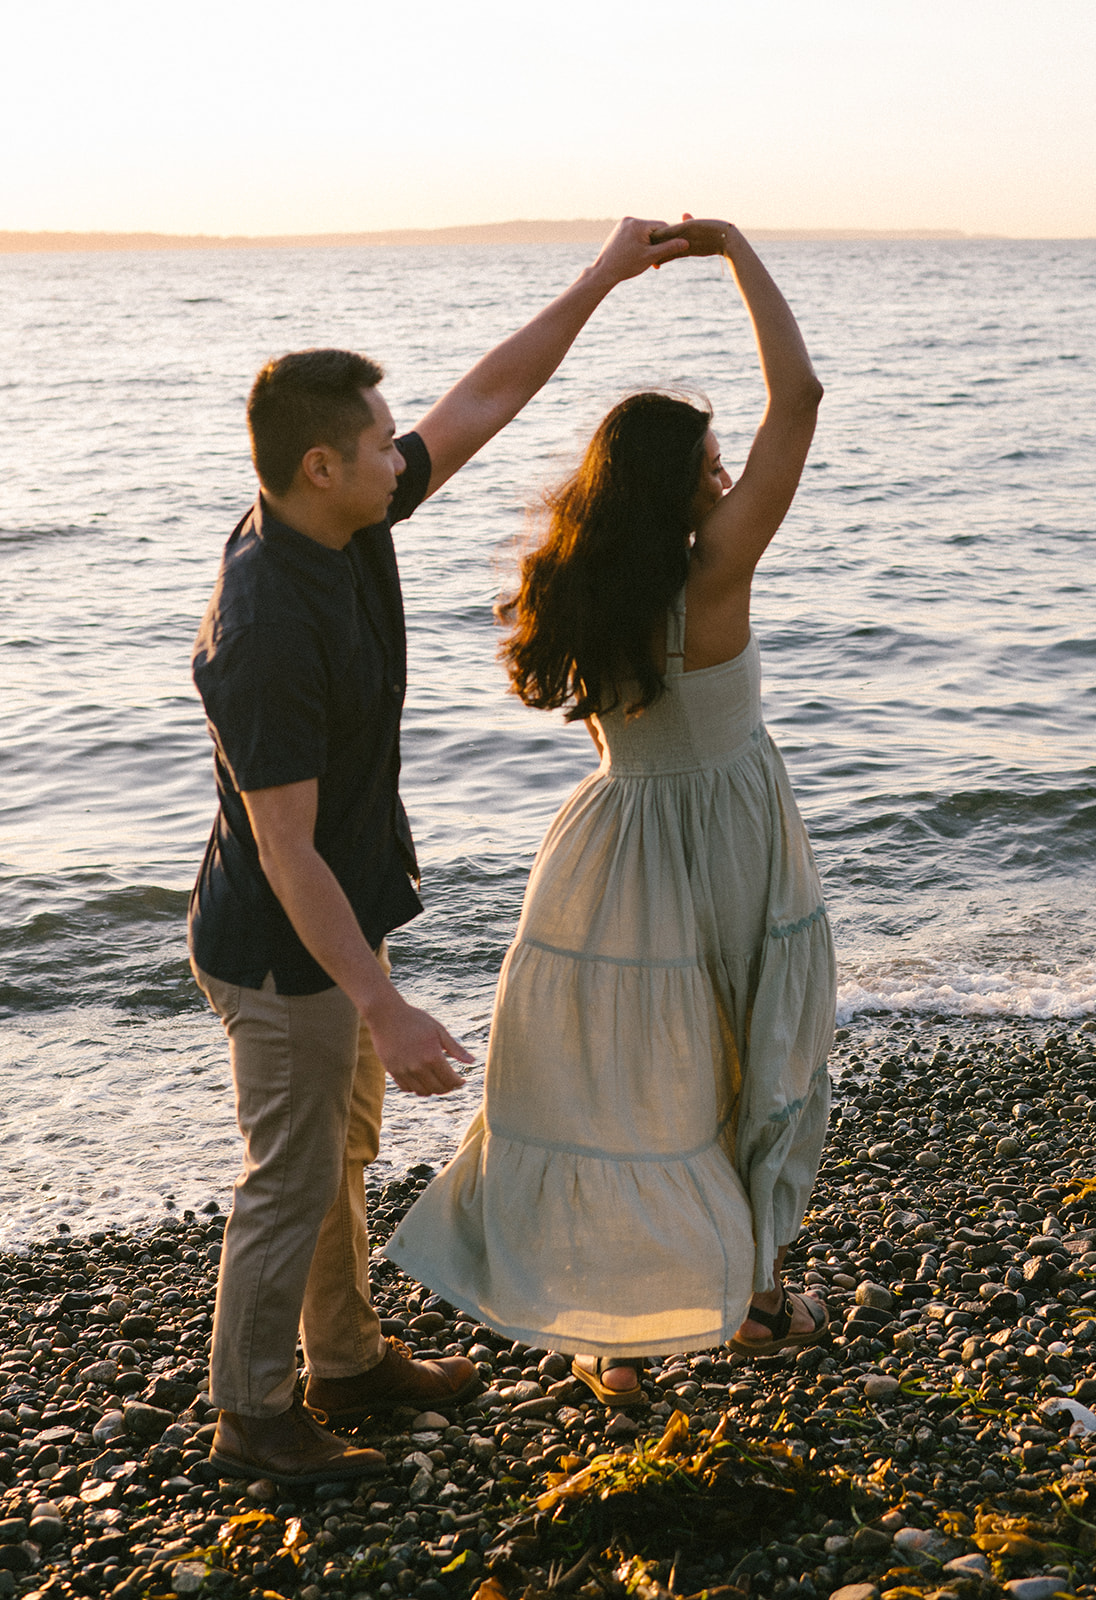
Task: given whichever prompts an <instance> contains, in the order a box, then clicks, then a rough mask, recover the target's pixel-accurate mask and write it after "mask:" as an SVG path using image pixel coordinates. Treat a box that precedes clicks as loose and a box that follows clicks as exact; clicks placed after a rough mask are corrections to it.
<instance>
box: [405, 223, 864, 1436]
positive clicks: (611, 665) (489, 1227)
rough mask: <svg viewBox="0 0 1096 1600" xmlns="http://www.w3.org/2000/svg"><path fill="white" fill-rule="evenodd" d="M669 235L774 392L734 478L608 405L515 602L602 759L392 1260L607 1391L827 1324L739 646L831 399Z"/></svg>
mask: <svg viewBox="0 0 1096 1600" xmlns="http://www.w3.org/2000/svg"><path fill="white" fill-rule="evenodd" d="M671 236H681V237H684V238H686V239H687V240H688V241H689V246H690V254H692V255H714V254H724V255H726V256H728V257H729V259H730V261H731V265H732V268H733V271H734V276H735V281H736V283H737V285H738V288H739V291H740V293H741V295H742V298H743V300H744V302H745V304H746V307H747V310H748V311H749V314H750V317H751V319H752V322H753V327H754V332H755V335H756V339H757V345H758V351H759V354H760V359H761V368H762V372H763V375H764V379H765V385H766V389H767V393H768V404H767V406H766V409H765V414H764V417H763V418H762V421H761V425H760V427H759V428H758V431H757V435H756V437H755V439H754V441H753V446H752V448H751V450H750V454H749V458H748V460H747V462H746V465H745V467H744V468H743V471H742V474H741V477H740V478H739V480H738V482H737V483H735V484H732V482H731V479H730V477H729V475H728V473H727V471H726V469H725V468H724V467H723V464H722V462H721V460H720V455H719V444H718V441H717V439H716V436H715V434H714V433H713V432H712V430H711V427H710V426H709V422H710V418H709V414H708V413H707V412H706V411H704V410H701V409H699V408H698V407H696V406H693V405H690V404H688V403H687V402H685V401H683V400H680V399H676V398H674V397H671V396H667V395H662V394H639V395H633V396H631V397H629V398H628V399H626V400H624V401H622V402H621V404H620V405H618V406H616V407H615V408H614V409H613V411H611V412H610V414H609V415H608V417H606V418H605V420H604V422H602V424H601V426H600V427H599V428H598V430H597V433H596V434H595V436H594V439H593V441H592V443H591V444H590V446H589V449H588V450H587V452H586V456H585V458H584V460H583V462H582V465H581V466H580V468H579V470H578V472H577V473H576V474H575V475H574V477H573V478H571V479H570V481H569V482H568V483H566V484H565V485H564V486H563V488H562V489H560V490H559V491H558V492H557V493H556V494H555V495H554V496H553V497H551V499H550V501H549V513H550V517H549V528H548V532H547V536H546V538H545V539H544V541H543V543H542V544H541V545H540V546H539V547H538V548H536V549H534V550H533V551H532V552H531V553H530V554H529V555H528V556H527V557H526V559H525V561H524V563H523V567H522V574H521V584H520V588H519V590H518V593H517V594H516V595H515V596H514V597H513V598H512V599H510V600H509V601H507V602H505V603H504V604H503V605H502V606H501V607H500V614H501V616H502V617H503V619H504V620H506V621H508V622H509V623H510V624H511V628H512V631H511V633H510V635H509V638H508V640H507V641H506V643H505V645H504V647H503V652H502V653H503V656H504V659H505V660H506V663H507V666H508V669H509V673H510V678H511V684H512V687H513V689H514V690H515V692H516V693H517V694H518V695H519V696H520V697H521V698H522V699H523V700H524V701H525V702H526V703H527V704H529V705H532V706H538V707H542V708H550V707H558V706H565V707H566V708H567V709H566V715H567V717H568V718H569V719H575V718H579V717H582V718H585V719H587V721H588V725H589V727H590V729H591V732H592V733H593V736H594V740H595V743H596V744H597V747H598V750H599V752H600V754H601V758H602V759H601V765H600V767H599V769H598V770H597V772H596V773H593V774H591V776H590V777H588V778H587V779H586V780H585V782H584V783H582V784H581V785H580V786H579V788H578V789H577V790H576V792H575V793H574V794H573V795H572V796H571V798H570V799H569V800H568V801H567V802H566V804H565V805H564V807H563V809H562V810H561V811H560V813H559V815H558V816H557V817H556V819H555V821H554V822H553V823H552V825H551V827H550V828H549V830H548V834H547V836H546V838H545V840H544V843H543V845H542V846H541V849H540V851H539V853H538V855H537V860H536V863H535V864H534V867H533V872H532V875H531V877H530V881H529V886H528V890H527V892H526V897H525V904H524V907H523V910H522V916H521V921H520V923H519V926H518V930H517V936H516V938H515V941H514V944H513V945H512V947H511V949H510V951H509V953H508V954H507V957H506V961H505V963H504V965H503V969H502V973H501V976H500V979H499V987H498V995H497V999H496V1007H495V1017H494V1022H493V1025H492V1032H491V1041H490V1045H489V1049H488V1057H487V1071H486V1086H485V1099H484V1107H483V1110H482V1112H481V1114H480V1115H479V1116H478V1117H477V1118H476V1120H475V1122H473V1124H472V1126H471V1127H470V1128H469V1130H468V1132H467V1134H466V1135H465V1138H464V1141H463V1143H462V1145H461V1148H460V1150H459V1152H458V1153H457V1155H456V1157H455V1158H454V1160H453V1161H452V1162H451V1163H450V1164H449V1166H448V1167H447V1168H446V1169H445V1171H444V1172H442V1173H441V1174H440V1176H439V1177H438V1178H437V1180H436V1181H435V1182H434V1183H433V1184H431V1186H430V1188H429V1189H428V1190H427V1191H426V1193H425V1194H424V1195H423V1196H422V1197H421V1198H420V1200H419V1201H418V1203H417V1204H416V1205H415V1206H414V1207H413V1208H412V1210H411V1212H410V1213H409V1215H408V1217H407V1218H406V1219H405V1221H404V1223H403V1224H402V1226H401V1227H400V1228H399V1230H398V1231H397V1232H396V1234H395V1235H394V1237H393V1239H392V1241H391V1243H390V1245H389V1247H388V1254H389V1255H390V1256H391V1258H392V1259H393V1260H394V1261H396V1262H397V1263H398V1264H399V1265H400V1267H402V1268H403V1269H404V1270H405V1271H406V1272H408V1273H410V1274H411V1275H412V1276H414V1277H415V1278H417V1279H419V1280H420V1281H421V1282H423V1283H426V1284H428V1285H429V1286H430V1287H431V1288H433V1289H435V1290H436V1291H437V1292H438V1293H440V1294H441V1295H443V1296H444V1297H445V1298H446V1299H448V1300H451V1301H453V1302H454V1303H455V1304H456V1305H458V1306H461V1307H463V1308H464V1309H466V1310H471V1311H474V1312H475V1313H476V1314H477V1315H479V1316H480V1317H481V1318H482V1320H483V1321H485V1322H487V1323H488V1324H490V1325H491V1326H492V1327H494V1328H497V1329H498V1330H499V1331H500V1332H503V1333H505V1334H507V1335H508V1336H512V1337H513V1338H515V1339H518V1340H520V1341H521V1342H523V1343H526V1344H533V1345H541V1346H546V1347H549V1348H554V1349H562V1350H569V1351H574V1352H577V1353H576V1355H575V1360H574V1363H573V1369H572V1370H573V1371H574V1373H575V1376H576V1377H578V1378H579V1379H581V1380H582V1381H583V1382H584V1383H586V1384H587V1385H588V1386H589V1387H590V1389H592V1390H593V1392H594V1393H595V1394H596V1395H597V1396H598V1398H599V1399H602V1400H604V1401H606V1402H608V1403H610V1404H616V1405H628V1404H633V1403H635V1402H636V1401H638V1400H640V1399H641V1398H642V1389H641V1388H640V1384H639V1377H638V1371H637V1368H638V1366H639V1362H640V1358H641V1357H642V1356H644V1355H661V1354H666V1353H668V1352H670V1351H678V1350H683V1349H704V1348H708V1347H710V1346H713V1345H717V1344H719V1343H721V1342H723V1341H726V1340H729V1341H730V1342H731V1344H732V1346H733V1348H735V1349H736V1350H739V1351H745V1352H753V1353H758V1354H769V1353H772V1352H773V1351H776V1350H779V1349H784V1348H787V1347H790V1346H801V1345H806V1344H811V1343H813V1342H815V1340H817V1339H818V1338H819V1337H821V1335H822V1333H823V1331H824V1329H825V1327H826V1324H827V1315H826V1311H825V1307H824V1306H823V1305H822V1304H821V1302H820V1301H817V1300H814V1299H810V1298H808V1297H806V1296H802V1295H788V1294H786V1293H785V1291H784V1289H783V1287H782V1284H781V1280H780V1270H781V1264H782V1261H783V1256H784V1251H785V1249H786V1247H787V1244H788V1243H789V1242H790V1240H791V1239H793V1238H794V1237H795V1234H796V1232H797V1231H798V1228H799V1225H800V1222H801V1219H802V1215H803V1212H804V1209H805V1207H806V1204H807V1200H808V1197H809V1195H810V1190H811V1187H812V1184H813V1181H814V1175H815V1171H816V1169H817V1164H818V1158H819V1154H820V1151H821V1145H822V1139H823V1135H824V1130H825V1123H826V1116H827V1111H828V1103H829V1083H828V1078H827V1075H826V1070H825V1058H826V1053H827V1050H828V1049H829V1044H830V1040H831V1037H832V1032H833V1015H834V968H833V948H832V941H831V938H830V931H829V925H828V923H827V920H826V915H825V911H824V908H823V905H822V894H821V888H820V885H819V881H818V875H817V872H816V870H815V866H814V861H813V858H812V856H811V851H810V845H809V844H808V842H807V837H806V833H805V830H804V828H803V824H802V821H801V819H800V817H799V813H798V811H797V809H796V805H795V801H794V799H793V798H792V794H791V791H790V788H789V786H788V780H787V775H786V773H785V771H784V766H783V763H782V761H781V759H780V756H779V754H778V753H777V751H776V750H775V748H774V746H773V745H772V743H771V741H770V740H769V737H768V735H767V733H766V731H765V728H764V726H763V724H762V721H761V712H760V685H759V669H758V657H757V646H756V643H755V641H754V639H753V636H752V635H751V632H750V584H751V580H752V578H753V573H754V568H755V567H756V566H757V563H758V561H759V560H760V558H761V556H762V554H763V553H764V550H765V548H766V546H767V545H768V543H769V540H770V539H771V538H772V536H773V534H774V533H775V532H776V530H777V528H778V527H779V526H780V523H781V521H782V520H783V518H784V514H785V512H786V511H787V509H788V506H789V505H790V504H791V500H792V496H793V495H794V493H795V490H796V486H797V485H798V482H799V478H800V474H801V472H802V469H803V463H804V461H805V459H806V455H807V450H808V448H809V446H810V442H811V437H812V435H813V432H814V425H815V416H816V412H817V409H818V403H819V400H820V399H821V395H822V386H821V384H820V383H819V382H818V379H817V378H816V377H815V375H814V371H813V369H812V367H811V363H810V358H809V357H808V355H807V351H806V347H805V346H804V343H803V340H802V337H801V335H800V333H799V329H798V328H797V326H796V323H795V319H794V318H793V316H792V314H791V311H790V310H789V308H788V306H787V304H786V303H785V301H784V298H783V296H782V295H781V294H780V291H779V290H778V289H777V287H776V285H775V284H774V283H773V281H772V279H771V277H770V276H769V274H768V272H767V271H766V270H765V268H764V267H763V266H762V264H761V262H760V261H759V259H758V257H757V256H756V255H755V254H754V252H753V250H752V249H751V248H750V246H749V245H748V244H747V242H746V240H745V239H744V238H743V236H742V235H741V233H739V231H738V229H737V228H735V227H733V226H732V225H731V224H730V223H726V222H718V221H697V220H695V219H693V218H691V217H686V219H685V221H684V222H683V223H682V224H681V225H680V226H678V227H676V228H673V229H668V230H665V231H664V232H663V233H661V234H659V235H658V236H657V237H658V238H659V239H662V238H668V237H671ZM624 1351H627V1352H629V1354H628V1355H627V1356H625V1355H622V1354H621V1352H624Z"/></svg>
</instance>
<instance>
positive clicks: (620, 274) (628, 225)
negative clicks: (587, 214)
mask: <svg viewBox="0 0 1096 1600" xmlns="http://www.w3.org/2000/svg"><path fill="white" fill-rule="evenodd" d="M665 226H666V224H665V223H663V222H647V221H642V220H641V219H640V218H638V217H625V218H624V220H623V222H620V223H618V224H617V226H616V228H615V229H614V230H613V232H612V234H611V236H610V237H609V238H608V239H607V240H606V242H605V244H604V245H603V246H602V248H601V251H600V253H599V255H598V258H597V260H596V261H595V262H593V264H592V265H591V266H589V267H586V268H584V269H583V271H582V272H580V273H579V275H578V277H577V278H576V279H575V281H574V283H573V284H572V285H571V287H570V288H569V289H565V290H564V292H563V293H562V294H561V295H559V296H557V298H556V299H555V300H553V301H552V302H551V304H550V305H547V306H545V308H544V310H543V311H540V312H538V313H537V315H536V316H535V317H534V318H533V319H532V321H531V322H527V323H526V325H525V327H524V328H519V329H518V331H517V333H513V334H511V335H510V337H509V338H508V339H504V340H503V342H502V344H500V345H496V347H495V349H494V350H491V351H490V352H489V353H488V354H487V355H485V356H484V357H483V358H482V360H480V361H477V362H476V365H475V366H474V367H473V368H472V370H471V371H470V372H468V373H466V374H465V376H464V377H463V378H461V379H460V381H459V382H457V383H455V384H454V385H453V387H452V388H451V389H450V390H449V392H448V393H447V394H444V395H442V397H441V399H440V400H439V401H438V402H437V403H436V404H435V405H433V406H431V408H430V410H429V411H428V412H427V413H426V416H425V417H424V418H423V419H422V421H421V422H420V423H419V424H418V427H417V429H416V432H418V433H419V434H420V435H421V437H422V439H423V442H424V443H425V445H426V448H427V450H429V452H430V461H431V464H432V468H433V470H432V471H431V474H430V487H429V488H428V490H427V494H428V495H431V494H433V493H434V492H435V490H437V489H440V488H441V486H442V484H443V483H444V482H445V481H446V479H447V478H451V477H452V476H453V474H454V472H456V471H458V470H459V468H461V467H463V466H464V463H465V462H466V461H469V460H470V459H471V458H472V456H474V455H475V454H476V451H477V450H480V449H481V448H482V447H483V446H484V445H485V444H486V443H487V441H488V439H491V438H493V437H494V435H495V434H496V433H498V431H499V429H500V428H504V427H505V426H506V424H507V423H508V422H510V421H511V420H512V419H513V418H514V417H516V416H517V414H518V412H519V411H520V410H521V408H522V407H523V406H524V405H525V404H526V402H527V401H529V400H531V399H532V397H533V395H535V394H536V392H537V390H538V389H540V388H542V387H543V386H544V384H546V383H547V382H548V379H549V378H550V377H551V376H552V374H553V372H555V370H556V368H557V367H558V366H559V364H560V362H561V361H562V360H563V358H564V356H565V355H566V354H567V352H568V350H569V349H570V348H571V345H572V344H573V343H574V340H575V338H576V336H577V335H578V334H579V333H580V332H581V330H582V328H583V327H584V326H585V324H586V322H587V321H588V320H589V318H590V316H591V314H592V313H593V312H594V311H595V310H596V309H597V307H598V306H599V305H600V304H601V302H602V300H604V298H605V296H606V295H607V294H608V293H609V292H610V290H612V289H615V288H616V286H617V284H618V283H623V282H624V280H625V279H626V278H636V277H638V276H639V274H640V273H641V272H646V270H647V268H648V267H657V266H661V265H662V263H663V262H665V261H673V260H674V259H675V258H676V257H678V256H684V255H687V254H688V253H689V245H688V242H687V240H685V239H680V238H679V239H669V240H666V241H664V242H663V243H661V244H657V245H654V244H652V243H651V234H652V233H653V232H654V231H656V230H657V229H659V228H665Z"/></svg>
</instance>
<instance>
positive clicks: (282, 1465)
mask: <svg viewBox="0 0 1096 1600" xmlns="http://www.w3.org/2000/svg"><path fill="white" fill-rule="evenodd" d="M209 1459H210V1461H211V1462H212V1463H213V1465H214V1466H215V1467H218V1468H219V1469H220V1470H221V1472H223V1473H224V1474H225V1476H226V1477H229V1478H270V1479H272V1480H273V1481H274V1482H275V1483H328V1482H334V1481H336V1480H338V1479H339V1478H364V1477H367V1476H370V1475H373V1474H376V1473H378V1472H383V1471H384V1469H385V1464H386V1463H385V1459H384V1457H383V1456H382V1455H381V1453H380V1451H379V1450H359V1449H358V1448H357V1447H356V1446H355V1445H350V1444H347V1443H346V1440H345V1439H337V1438H336V1437H335V1435H334V1434H333V1433H328V1431H327V1429H326V1428H321V1427H320V1425H319V1423H318V1422H317V1421H316V1420H315V1418H314V1417H311V1416H309V1414H308V1412H307V1411H306V1410H305V1408H304V1406H303V1405H302V1404H301V1401H300V1400H299V1399H298V1398H297V1397H296V1396H294V1399H293V1404H292V1405H291V1406H290V1408H289V1410H288V1411H283V1412H282V1413H281V1414H280V1415H279V1416H276V1417H242V1416H240V1415H239V1413H238V1412H235V1411H222V1412H221V1414H220V1416H219V1417H218V1419H217V1428H216V1432H215V1433H214V1435H213V1448H212V1450H211V1451H210V1452H209Z"/></svg>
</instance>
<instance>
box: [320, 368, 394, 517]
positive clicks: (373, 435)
mask: <svg viewBox="0 0 1096 1600" xmlns="http://www.w3.org/2000/svg"><path fill="white" fill-rule="evenodd" d="M361 392H362V398H363V399H364V400H365V402H366V404H367V405H368V407H369V409H370V411H371V412H372V414H373V421H372V423H371V425H370V426H369V427H368V428H363V429H362V431H361V433H360V434H359V435H358V442H357V446H356V448H355V450H354V453H353V454H352V455H351V456H350V458H349V459H348V460H344V459H343V458H342V457H341V456H340V457H337V458H336V461H335V463H334V464H333V466H332V477H333V478H334V480H335V485H334V487H335V493H336V495H337V496H338V503H339V507H340V509H341V510H342V511H344V512H345V516H346V522H347V525H348V526H352V527H353V528H355V529H356V528H368V527H370V526H372V524H373V523H374V522H383V520H384V518H385V516H386V515H387V512H388V507H389V506H390V505H391V503H392V496H393V495H394V494H395V492H396V480H397V479H398V478H399V475H400V473H401V472H402V471H403V469H404V467H405V466H406V462H405V461H404V459H403V457H402V456H401V455H400V452H399V451H398V450H397V449H396V425H395V423H394V422H393V421H392V413H391V411H389V409H388V406H387V404H386V402H385V399H384V396H383V395H382V394H381V392H380V390H379V389H363V390H362V391H361Z"/></svg>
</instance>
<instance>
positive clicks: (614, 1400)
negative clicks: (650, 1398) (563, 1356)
mask: <svg viewBox="0 0 1096 1600" xmlns="http://www.w3.org/2000/svg"><path fill="white" fill-rule="evenodd" d="M640 1366H641V1363H638V1362H636V1361H634V1360H632V1359H630V1358H629V1357H628V1356H575V1358H574V1360H573V1361H572V1362H571V1372H572V1373H573V1375H574V1376H575V1377H576V1378H578V1380H579V1382H580V1383H584V1384H586V1386H587V1388H589V1389H591V1390H592V1391H593V1393H594V1394H595V1395H596V1396H597V1398H598V1399H599V1400H600V1401H601V1402H602V1404H603V1405H608V1406H634V1405H638V1404H639V1402H640V1401H641V1400H643V1399H644V1398H645V1396H644V1393H643V1390H642V1389H641V1388H640V1385H639V1370H640Z"/></svg>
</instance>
